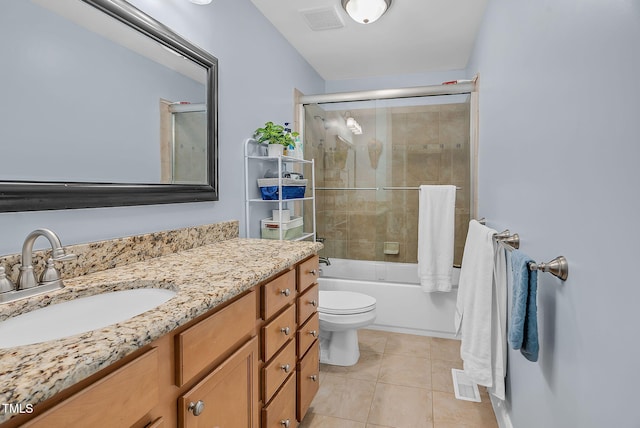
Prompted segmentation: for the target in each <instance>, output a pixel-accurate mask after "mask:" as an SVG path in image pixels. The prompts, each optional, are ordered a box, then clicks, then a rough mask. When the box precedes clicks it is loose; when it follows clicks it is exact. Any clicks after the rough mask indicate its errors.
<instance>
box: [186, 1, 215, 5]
mask: <svg viewBox="0 0 640 428" xmlns="http://www.w3.org/2000/svg"><path fill="white" fill-rule="evenodd" d="M189 1H190V2H191V3H193V4H201V5H203V4H209V3H211V0H189Z"/></svg>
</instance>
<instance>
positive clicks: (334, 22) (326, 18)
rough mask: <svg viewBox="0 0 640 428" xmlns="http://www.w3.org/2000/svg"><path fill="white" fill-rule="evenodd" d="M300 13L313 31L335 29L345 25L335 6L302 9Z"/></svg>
mask: <svg viewBox="0 0 640 428" xmlns="http://www.w3.org/2000/svg"><path fill="white" fill-rule="evenodd" d="M300 13H301V14H302V16H304V19H305V21H307V24H308V25H309V28H311V29H312V30H313V31H323V30H333V29H336V28H342V27H344V23H343V22H342V19H340V16H339V15H338V12H337V11H336V9H335V8H334V7H323V8H319V9H307V10H301V11H300Z"/></svg>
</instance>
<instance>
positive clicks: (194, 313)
mask: <svg viewBox="0 0 640 428" xmlns="http://www.w3.org/2000/svg"><path fill="white" fill-rule="evenodd" d="M321 248H322V245H321V244H318V243H313V242H306V241H302V242H290V241H266V240H260V239H239V238H236V239H229V240H226V241H222V242H218V243H215V244H210V245H204V246H202V247H197V248H194V249H191V250H186V251H180V252H177V253H173V254H170V255H166V256H162V257H158V258H154V259H150V260H146V261H142V262H137V263H132V264H129V265H126V266H121V267H116V268H113V269H107V270H104V271H100V272H95V273H91V274H88V275H85V276H80V277H77V278H64V282H65V285H66V288H64V289H63V290H60V291H56V292H52V293H48V294H46V295H43V296H35V297H33V298H30V299H25V300H22V301H19V302H14V303H8V304H5V305H2V306H1V307H0V320H2V319H6V318H7V317H8V316H14V315H19V314H20V313H24V312H27V311H29V310H32V309H35V308H37V307H42V306H47V305H50V304H54V303H59V302H62V301H66V300H69V299H72V298H76V297H82V296H87V295H92V294H97V293H102V292H107V291H116V290H122V289H130V288H140V287H161V288H169V289H172V290H175V291H177V295H176V296H175V297H173V298H172V299H171V300H169V301H167V302H166V303H164V304H162V305H160V306H158V307H157V308H155V309H152V310H150V311H147V312H145V313H143V314H141V315H138V316H136V317H133V318H130V319H129V320H127V321H124V322H121V323H118V324H114V325H111V326H109V327H106V328H102V329H99V330H93V331H90V332H87V333H83V334H78V335H75V336H70V337H66V338H64V339H59V340H54V341H49V342H43V343H38V344H33V345H24V346H19V347H15V348H8V349H0V385H1V392H0V402H1V403H11V404H21V405H22V406H23V408H24V406H25V405H27V404H31V405H36V404H37V403H39V402H42V401H44V400H46V399H47V398H49V397H51V396H53V395H54V394H56V393H58V392H60V391H62V390H64V389H66V388H68V387H70V386H72V385H73V384H75V383H77V382H79V381H81V380H82V379H85V378H87V377H88V376H90V375H92V374H94V373H96V372H97V371H99V370H101V369H103V368H105V367H107V366H109V365H110V364H112V363H114V362H115V361H118V360H119V359H121V358H123V357H124V356H126V355H128V354H130V353H131V352H133V351H135V350H137V349H139V348H140V347H142V346H144V345H147V344H148V343H150V342H152V341H154V340H155V339H158V338H159V337H161V336H163V335H165V334H167V333H169V332H171V331H172V330H175V329H176V328H178V327H180V326H182V325H184V324H186V323H187V322H189V321H190V320H192V319H194V318H196V317H198V316H199V315H202V314H204V313H205V312H207V311H209V310H210V309H212V308H214V307H216V306H217V305H219V304H221V303H223V302H225V301H227V300H229V299H231V298H233V297H234V296H237V295H239V294H241V293H242V292H244V291H246V290H248V289H250V288H251V287H253V286H254V285H256V284H258V283H259V282H261V281H263V280H265V279H267V278H269V277H270V276H272V275H274V274H276V273H278V272H280V271H282V270H284V269H286V268H288V267H290V266H292V265H294V264H295V263H297V262H298V261H300V260H303V259H305V258H306V257H308V256H310V255H312V254H315V253H316V252H317V251H319V250H320V249H321ZM78 322H82V320H78ZM17 334H19V333H17ZM9 417H10V415H8V414H5V413H4V410H3V409H2V408H0V422H3V421H5V420H7V419H9Z"/></svg>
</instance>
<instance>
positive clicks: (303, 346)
mask: <svg viewBox="0 0 640 428" xmlns="http://www.w3.org/2000/svg"><path fill="white" fill-rule="evenodd" d="M319 333H320V314H319V313H317V312H316V313H315V314H314V315H313V316H312V317H311V318H309V320H308V321H307V322H306V323H305V324H303V325H302V326H301V327H300V329H299V330H298V332H297V335H298V357H299V358H301V357H302V356H303V355H304V354H305V353H306V352H307V349H309V347H310V346H311V345H312V344H313V342H314V341H315V340H316V338H317V337H318V334H319Z"/></svg>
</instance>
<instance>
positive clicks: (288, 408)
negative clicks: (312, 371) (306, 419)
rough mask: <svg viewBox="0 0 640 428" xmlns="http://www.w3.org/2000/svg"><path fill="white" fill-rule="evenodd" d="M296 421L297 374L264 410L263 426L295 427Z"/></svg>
mask: <svg viewBox="0 0 640 428" xmlns="http://www.w3.org/2000/svg"><path fill="white" fill-rule="evenodd" d="M296 426H298V423H297V422H296V376H295V374H294V375H293V376H291V377H289V380H288V381H287V382H286V383H285V384H284V386H283V387H282V389H281V390H280V392H278V394H277V395H276V397H275V398H274V399H273V400H272V401H271V403H269V405H268V406H267V407H265V408H264V409H263V410H262V428H283V427H290V428H294V427H296Z"/></svg>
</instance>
